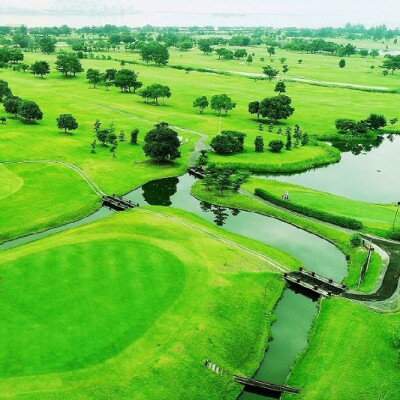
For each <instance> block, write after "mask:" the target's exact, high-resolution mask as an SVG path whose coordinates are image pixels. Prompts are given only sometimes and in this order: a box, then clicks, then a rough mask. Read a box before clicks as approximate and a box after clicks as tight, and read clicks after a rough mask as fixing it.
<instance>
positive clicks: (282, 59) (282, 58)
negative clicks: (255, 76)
mask: <svg viewBox="0 0 400 400" xmlns="http://www.w3.org/2000/svg"><path fill="white" fill-rule="evenodd" d="M286 60H287V58H286V57H281V58H280V59H279V61H280V63H281V64H284V63H285V61H286Z"/></svg>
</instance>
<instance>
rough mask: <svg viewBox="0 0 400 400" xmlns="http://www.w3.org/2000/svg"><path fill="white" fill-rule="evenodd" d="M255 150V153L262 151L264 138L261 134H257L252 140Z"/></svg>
mask: <svg viewBox="0 0 400 400" xmlns="http://www.w3.org/2000/svg"><path fill="white" fill-rule="evenodd" d="M254 146H255V151H256V152H257V153H264V139H263V137H262V136H257V137H256V140H255V141H254Z"/></svg>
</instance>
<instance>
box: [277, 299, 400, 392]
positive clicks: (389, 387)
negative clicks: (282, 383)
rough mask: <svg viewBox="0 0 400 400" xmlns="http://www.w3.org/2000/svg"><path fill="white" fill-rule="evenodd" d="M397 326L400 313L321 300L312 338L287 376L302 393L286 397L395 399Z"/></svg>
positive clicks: (399, 376)
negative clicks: (381, 311)
mask: <svg viewBox="0 0 400 400" xmlns="http://www.w3.org/2000/svg"><path fill="white" fill-rule="evenodd" d="M399 325H400V314H399V313H394V314H380V313H376V312H374V311H371V310H368V309H366V308H364V307H362V306H360V305H357V304H355V303H352V302H350V301H347V300H344V299H340V298H332V299H329V300H323V301H322V304H321V310H320V313H319V317H318V319H317V320H316V324H315V326H314V331H313V332H312V341H311V343H310V345H309V347H308V349H307V352H305V353H304V354H303V356H302V357H301V358H300V360H299V361H298V363H297V364H296V366H295V367H294V369H293V371H292V373H291V375H290V377H289V382H288V383H289V385H293V386H297V387H301V388H302V392H301V394H300V395H297V396H294V395H286V396H284V397H283V398H284V399H285V400H286V399H307V400H320V399H329V400H341V399H349V400H356V399H387V400H397V399H398V397H399V385H398V382H399V381H400V368H399V350H398V349H396V348H395V342H394V339H395V338H396V337H399V334H400V332H399Z"/></svg>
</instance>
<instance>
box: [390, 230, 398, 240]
mask: <svg viewBox="0 0 400 400" xmlns="http://www.w3.org/2000/svg"><path fill="white" fill-rule="evenodd" d="M389 238H390V239H393V240H400V228H392V229H391V230H390V232H389Z"/></svg>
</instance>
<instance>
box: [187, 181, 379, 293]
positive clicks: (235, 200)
mask: <svg viewBox="0 0 400 400" xmlns="http://www.w3.org/2000/svg"><path fill="white" fill-rule="evenodd" d="M245 188H246V186H245ZM192 193H193V195H194V196H196V197H197V198H199V199H201V200H204V201H207V202H210V203H213V204H218V205H221V206H224V207H234V208H238V209H242V210H248V211H254V212H257V213H260V214H265V215H269V216H272V217H275V218H278V219H281V220H283V221H286V222H289V223H291V224H293V225H296V226H298V227H300V228H302V229H305V230H307V231H309V232H311V233H314V234H316V235H318V236H321V237H322V238H325V239H327V240H329V241H330V242H332V243H333V244H335V245H336V246H337V247H338V248H339V249H340V250H341V251H342V252H343V253H345V254H346V255H347V256H348V257H349V261H348V275H347V277H346V278H345V281H344V282H345V283H346V284H347V285H348V286H350V287H353V288H356V287H357V284H358V278H359V275H360V271H361V268H362V265H363V264H364V262H365V260H366V257H367V251H366V250H365V249H363V248H354V247H352V246H351V244H350V236H351V235H350V234H348V233H346V232H344V231H342V230H339V229H336V228H333V227H331V226H327V225H325V224H323V223H322V222H321V223H320V222H317V221H313V220H311V219H308V218H303V217H300V216H297V215H294V214H292V213H290V212H288V211H285V210H281V209H277V208H275V207H272V206H270V205H268V204H265V203H263V202H262V201H260V200H258V199H256V198H252V197H249V196H246V195H243V194H239V193H236V194H233V193H229V194H227V195H225V196H224V197H220V196H218V195H216V194H215V193H214V192H212V191H207V190H206V189H205V187H204V186H203V185H202V183H201V181H199V182H197V183H196V184H195V185H194V186H193V187H192ZM380 270H381V258H380V256H379V255H378V254H373V257H372V261H371V265H370V268H369V269H368V272H367V275H366V277H365V279H364V282H363V283H362V285H361V286H360V287H357V289H358V290H360V291H366V292H368V291H371V290H372V289H373V288H374V287H375V284H376V279H377V277H378V276H379V273H380Z"/></svg>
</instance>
